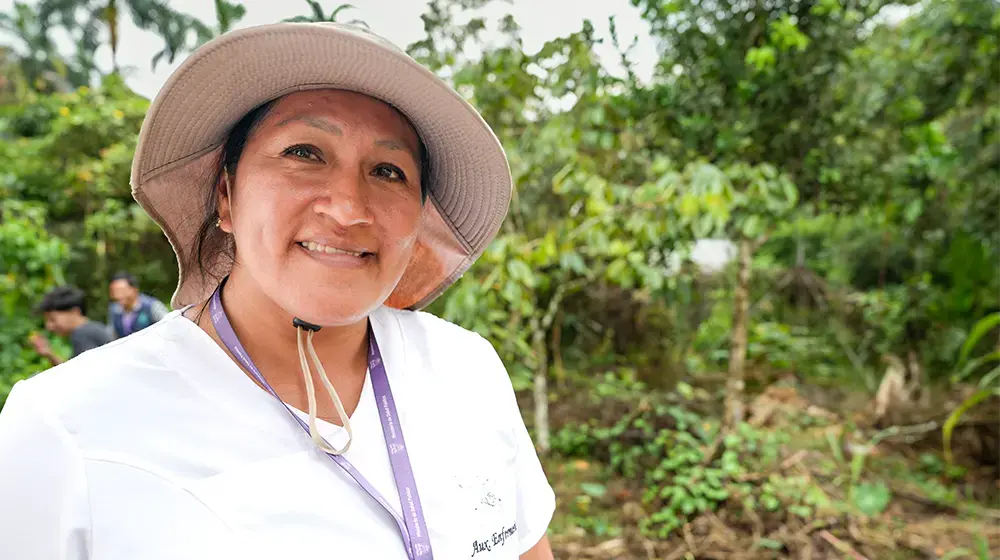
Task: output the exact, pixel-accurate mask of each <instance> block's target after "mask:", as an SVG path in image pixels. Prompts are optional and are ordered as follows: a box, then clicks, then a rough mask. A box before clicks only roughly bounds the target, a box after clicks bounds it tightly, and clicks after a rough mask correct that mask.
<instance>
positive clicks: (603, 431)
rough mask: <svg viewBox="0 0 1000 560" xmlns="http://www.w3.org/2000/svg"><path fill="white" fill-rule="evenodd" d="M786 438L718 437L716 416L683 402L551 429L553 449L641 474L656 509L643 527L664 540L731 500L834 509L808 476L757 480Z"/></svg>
mask: <svg viewBox="0 0 1000 560" xmlns="http://www.w3.org/2000/svg"><path fill="white" fill-rule="evenodd" d="M787 441H788V439H787V437H786V436H782V435H780V434H778V433H776V432H773V431H762V430H759V429H756V428H753V427H751V426H750V425H748V424H740V425H739V426H737V428H736V429H735V430H734V431H733V432H731V433H728V434H725V435H723V436H720V434H719V432H718V425H717V424H716V423H715V422H714V421H712V420H709V419H707V418H704V417H702V416H701V415H699V414H697V413H694V412H692V411H691V410H690V409H688V408H685V407H683V406H678V405H669V404H666V403H660V404H655V405H645V406H642V405H641V407H640V410H639V411H637V412H636V413H634V414H631V415H629V416H627V417H625V418H622V419H621V420H619V421H618V422H616V423H615V424H614V425H613V426H611V427H600V426H596V425H582V426H566V427H564V428H563V429H562V430H560V431H558V432H556V434H555V435H554V437H553V441H552V449H553V451H556V452H558V453H560V454H563V455H565V456H579V457H594V456H597V457H601V456H602V453H603V452H605V450H606V452H607V454H608V464H609V467H610V468H611V469H612V470H613V471H615V472H617V473H619V474H621V475H622V476H624V477H625V478H626V479H628V480H641V481H642V484H643V487H644V488H646V492H645V494H644V496H643V500H644V502H645V503H646V504H647V506H648V507H649V508H650V510H651V513H650V515H649V516H648V517H646V518H644V519H643V520H642V521H641V522H640V526H641V527H642V529H643V530H644V531H645V532H646V533H647V534H649V535H651V536H655V537H657V538H667V537H668V536H669V535H670V534H671V533H672V532H673V531H675V530H677V529H679V528H680V527H681V526H683V525H684V524H685V523H687V522H688V521H690V520H691V519H693V518H694V517H697V516H698V515H700V514H702V513H705V512H710V511H716V510H718V509H719V508H721V507H722V506H723V504H726V503H736V504H740V505H741V507H743V508H746V509H747V510H749V511H753V512H760V513H762V514H765V515H771V516H777V517H781V516H784V515H789V516H795V517H798V518H800V519H805V520H809V519H813V518H814V516H816V515H821V514H824V513H827V512H830V511H834V510H835V509H836V507H838V506H837V505H836V504H835V503H834V502H833V501H832V500H831V499H830V498H829V497H828V496H827V495H826V494H825V492H824V491H823V490H822V489H821V488H820V487H819V486H817V485H816V484H815V483H814V482H811V481H810V480H808V479H807V478H806V477H802V476H798V477H795V476H793V477H783V476H780V475H778V474H772V475H769V476H767V477H766V478H765V479H764V480H763V481H759V482H754V480H755V478H756V476H755V473H766V472H769V471H770V470H772V469H774V468H775V466H776V464H777V461H778V458H779V454H780V452H781V449H782V446H783V445H785V444H786V443H787ZM716 448H717V449H718V452H716V451H715V450H716ZM589 489H590V490H593V491H598V492H599V490H600V489H599V488H597V487H594V488H589ZM583 490H584V492H585V493H586V492H587V490H588V489H586V488H585V489H583Z"/></svg>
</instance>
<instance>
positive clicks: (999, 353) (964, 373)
mask: <svg viewBox="0 0 1000 560" xmlns="http://www.w3.org/2000/svg"><path fill="white" fill-rule="evenodd" d="M998 361H1000V350H996V351H994V352H990V353H989V354H986V355H985V356H980V357H978V358H974V359H972V360H969V362H968V363H966V364H965V367H963V368H962V369H960V370H959V371H958V372H956V373H955V374H954V375H952V376H951V381H952V383H957V382H959V381H961V380H963V379H965V378H966V377H968V376H969V375H971V374H972V373H974V372H975V371H976V370H978V369H979V368H980V366H982V365H984V364H988V363H990V362H998Z"/></svg>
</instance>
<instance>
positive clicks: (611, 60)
mask: <svg viewBox="0 0 1000 560" xmlns="http://www.w3.org/2000/svg"><path fill="white" fill-rule="evenodd" d="M320 1H321V3H322V4H323V6H324V8H325V9H326V11H327V12H329V11H331V10H333V9H334V8H335V7H336V6H338V5H339V4H341V3H343V0H320ZM13 3H14V2H13V0H0V11H4V12H8V11H10V10H11V8H12V6H13ZM28 3H29V4H35V3H37V2H36V0H28ZM167 3H168V5H170V6H171V7H172V8H174V9H175V10H177V11H179V12H184V13H187V14H190V15H193V16H196V17H198V18H199V19H200V20H202V21H203V22H205V23H206V24H213V23H214V22H215V7H214V2H212V1H211V0H168V2H167ZM350 3H351V4H353V5H354V6H356V7H357V9H354V10H345V11H343V12H341V14H340V16H339V19H340V20H341V21H347V20H350V19H361V20H363V21H365V22H367V23H368V25H369V26H370V27H371V29H372V30H373V31H374V32H376V33H378V34H379V35H382V36H383V37H385V38H386V39H389V40H390V41H392V42H393V43H396V44H397V45H399V46H400V47H404V48H405V47H406V45H408V44H410V43H412V42H414V41H417V40H419V39H422V38H423V36H424V29H423V22H421V20H420V15H421V14H422V13H424V12H425V11H426V7H427V2H426V1H423V0H352V1H351V2H350ZM242 4H243V5H244V6H245V7H246V16H245V17H244V18H243V19H242V20H241V21H240V22H239V24H238V25H237V26H236V27H237V28H241V27H249V26H252V25H261V24H265V23H274V22H277V21H280V20H281V19H284V18H288V17H293V16H297V15H304V14H310V13H311V10H310V9H309V5H308V4H307V3H306V2H305V0H246V1H244V2H242ZM485 14H486V15H487V16H489V17H497V18H499V17H501V16H503V15H506V14H512V15H513V16H514V19H515V20H516V21H517V22H518V23H519V24H520V25H521V27H522V39H523V40H524V46H525V49H526V50H527V51H528V52H534V51H536V50H538V49H539V48H540V47H541V46H542V45H543V44H544V43H545V42H546V41H549V40H551V39H555V38H557V37H561V36H565V35H568V34H570V33H573V32H575V31H579V30H580V29H581V27H582V26H583V21H584V19H590V20H591V22H592V23H593V24H594V27H595V30H596V31H597V34H598V37H603V38H608V37H609V35H608V16H612V15H613V16H615V18H616V24H617V27H618V33H619V37H620V38H621V40H622V42H624V43H626V44H628V43H630V42H631V41H632V39H633V37H636V38H638V43H637V44H636V47H635V49H634V51H633V55H634V60H635V62H636V70H637V73H638V75H639V77H640V78H641V79H648V77H649V76H650V75H651V74H652V70H653V66H654V64H655V63H656V59H657V55H656V46H655V44H654V42H653V41H652V39H650V37H649V31H648V26H647V25H646V24H645V22H643V21H642V19H641V18H640V17H639V11H638V10H637V9H636V8H633V7H632V6H631V4H630V3H629V0H509V1H503V0H495V1H494V2H493V4H492V5H491V6H489V7H488V8H487V11H486V12H485ZM119 33H120V39H119V45H120V47H119V52H118V62H119V66H120V67H121V68H122V70H123V72H122V73H123V74H124V75H125V76H126V82H127V83H128V84H129V86H130V87H131V88H132V89H133V90H135V91H136V92H137V93H139V94H141V95H143V96H146V97H149V98H152V97H154V96H155V95H156V92H157V91H159V89H160V87H161V86H162V85H163V83H164V82H166V80H167V78H168V77H169V76H170V73H171V72H172V71H173V70H174V69H176V67H177V66H178V65H179V64H180V62H181V58H178V59H177V60H175V61H174V64H170V65H168V64H165V63H163V62H161V63H160V64H159V65H158V66H157V68H156V69H155V70H153V69H152V67H151V65H150V61H151V60H152V58H153V55H155V54H156V53H157V52H158V51H159V50H160V49H161V48H162V47H163V42H162V41H161V40H160V39H159V38H158V37H157V36H156V35H155V34H153V33H151V32H145V31H141V30H139V29H138V28H136V27H135V25H134V24H132V22H131V20H130V19H128V18H122V21H121V28H120V32H119ZM56 40H57V41H59V42H63V43H66V42H68V39H63V38H61V37H58V36H57V37H56ZM605 43H606V45H603V46H602V47H601V48H599V49H598V54H599V56H601V59H602V60H603V61H605V64H606V65H607V66H608V68H609V70H611V71H612V72H616V73H617V71H619V70H620V65H619V64H618V55H617V53H615V51H614V49H613V48H612V47H611V45H610V40H607V41H605ZM97 54H98V57H97V60H98V63H99V64H100V65H101V66H102V67H103V68H105V69H110V67H111V53H110V49H109V48H106V47H105V48H102V49H101V50H100V51H98V53H97Z"/></svg>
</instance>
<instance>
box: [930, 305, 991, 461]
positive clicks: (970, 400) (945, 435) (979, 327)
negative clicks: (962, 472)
mask: <svg viewBox="0 0 1000 560" xmlns="http://www.w3.org/2000/svg"><path fill="white" fill-rule="evenodd" d="M997 325H1000V313H993V314H991V315H988V316H986V317H983V318H982V319H980V320H979V322H978V323H976V325H975V326H974V327H973V328H972V331H971V332H970V333H969V336H968V338H966V340H965V343H964V344H963V345H962V349H961V351H960V352H959V355H958V364H957V367H956V370H957V373H956V374H955V375H954V378H955V379H956V380H958V379H962V378H964V377H966V376H968V375H969V374H971V373H973V372H974V371H976V370H977V369H980V368H981V367H982V366H984V365H989V364H992V363H995V362H1000V344H996V345H991V346H994V348H996V350H994V351H993V352H990V353H988V354H985V355H984V356H981V357H979V358H976V359H973V360H969V355H970V354H971V353H972V351H973V349H974V348H975V347H976V345H977V344H978V343H979V341H980V340H981V339H982V338H983V337H985V336H986V335H987V334H990V333H994V335H995V331H996V329H997ZM998 376H1000V366H997V367H995V368H994V369H993V370H992V371H990V372H989V373H987V374H985V375H984V376H983V377H982V379H981V380H980V389H979V390H978V391H976V392H975V393H973V394H971V395H969V396H968V397H967V398H966V399H965V400H964V401H962V403H961V404H959V405H958V407H956V408H955V410H953V411H952V412H951V414H950V415H949V416H948V418H947V419H946V420H945V422H944V425H943V426H942V439H943V440H944V455H945V458H946V460H947V461H948V464H949V465H950V464H952V462H953V458H952V450H951V437H952V433H953V432H954V431H955V426H957V425H958V422H959V421H960V420H961V419H962V416H964V415H965V414H966V413H967V412H968V411H969V410H970V409H972V408H973V407H975V406H976V405H978V404H979V403H981V402H983V401H984V400H986V399H988V398H990V397H992V396H1000V387H997V386H996V380H997V377H998Z"/></svg>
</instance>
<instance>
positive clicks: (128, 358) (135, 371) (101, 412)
mask: <svg viewBox="0 0 1000 560" xmlns="http://www.w3.org/2000/svg"><path fill="white" fill-rule="evenodd" d="M171 319H175V320H178V321H180V320H185V319H183V318H179V317H178V316H177V315H174V316H173V317H168V318H167V319H165V320H164V321H163V322H161V323H157V324H155V325H154V326H151V327H149V328H147V329H144V330H142V331H140V332H138V333H136V334H135V335H134V336H130V337H127V338H122V339H118V340H115V341H112V342H109V343H107V344H104V345H103V346H100V347H97V348H94V349H92V350H89V351H87V352H84V353H82V354H80V355H78V356H76V357H74V358H73V359H71V360H68V361H66V362H64V363H62V364H60V365H58V366H56V367H53V368H51V369H48V370H46V371H44V372H42V373H39V374H37V375H35V376H33V377H31V378H29V379H26V380H24V381H20V382H18V383H17V384H16V385H15V387H14V390H13V391H12V392H11V396H10V399H20V400H23V402H25V403H33V404H35V405H38V406H41V405H44V408H45V409H46V411H47V413H48V414H49V415H51V416H52V417H53V419H55V420H57V421H58V422H59V423H60V424H63V425H64V426H67V428H68V429H70V431H71V432H72V431H73V430H72V429H71V428H72V427H73V426H75V425H78V424H80V423H84V424H86V423H88V422H89V421H90V420H92V419H94V418H96V417H104V416H107V417H111V416H114V415H116V414H117V413H118V412H120V411H122V409H123V407H124V408H127V407H129V406H131V405H132V404H134V403H135V401H136V397H137V396H140V395H142V394H143V393H147V394H148V393H150V392H153V391H155V390H156V389H155V386H156V385H157V384H162V382H163V379H164V378H169V377H171V376H174V372H173V371H172V370H171V368H169V367H168V363H169V359H168V358H167V356H168V352H170V351H171V350H172V349H175V348H176V346H177V344H178V342H179V338H178V337H179V336H180V334H179V333H178V332H177V330H178V329H177V327H178V326H179V325H177V324H172V320H171ZM96 326H98V327H99V326H100V325H96ZM174 351H176V350H174ZM161 388H163V389H168V387H161ZM5 412H6V411H5Z"/></svg>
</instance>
